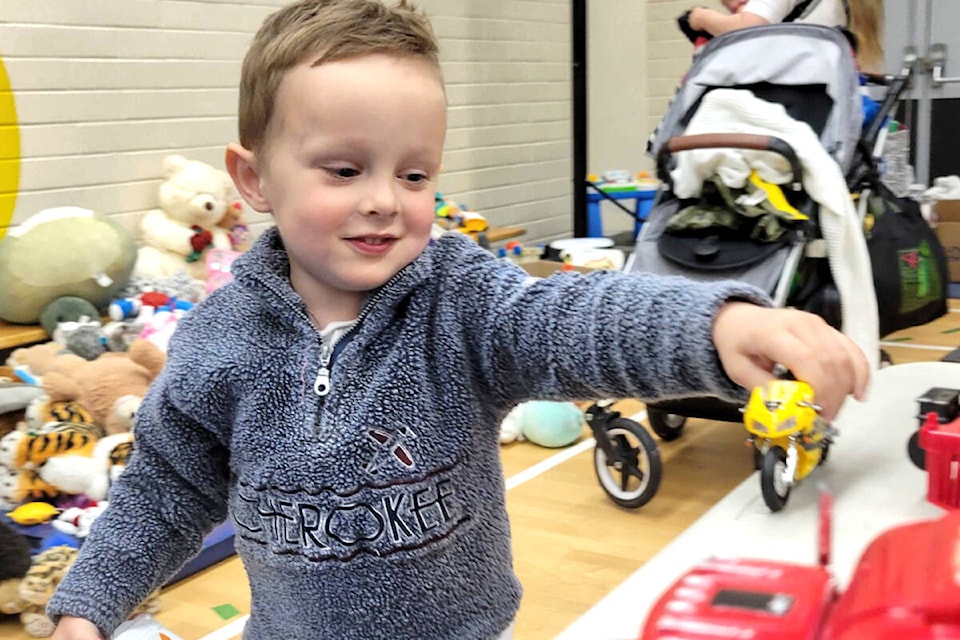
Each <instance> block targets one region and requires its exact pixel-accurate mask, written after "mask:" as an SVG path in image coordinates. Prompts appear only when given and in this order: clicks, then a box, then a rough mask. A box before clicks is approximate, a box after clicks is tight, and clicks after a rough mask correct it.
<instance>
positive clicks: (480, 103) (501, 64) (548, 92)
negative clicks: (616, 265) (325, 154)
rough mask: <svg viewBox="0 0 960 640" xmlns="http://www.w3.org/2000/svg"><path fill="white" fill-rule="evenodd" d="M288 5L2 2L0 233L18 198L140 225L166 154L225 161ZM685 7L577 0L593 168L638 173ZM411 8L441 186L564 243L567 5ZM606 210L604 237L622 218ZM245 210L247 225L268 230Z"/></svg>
mask: <svg viewBox="0 0 960 640" xmlns="http://www.w3.org/2000/svg"><path fill="white" fill-rule="evenodd" d="M283 1H284V0H191V1H187V0H98V1H97V3H96V10H95V11H94V10H92V9H91V8H90V6H89V5H88V4H84V3H77V2H75V1H74V0H45V1H44V2H34V1H31V0H3V2H0V60H2V62H3V64H4V65H5V67H6V71H7V73H8V76H9V81H10V87H11V89H12V96H13V99H14V101H15V104H16V112H17V119H18V125H19V134H20V152H19V156H18V155H17V153H16V152H15V149H13V148H12V144H11V132H12V131H13V129H12V125H13V123H12V122H9V121H3V110H2V109H0V188H2V185H4V184H7V185H8V184H9V182H10V180H9V178H10V177H11V175H13V173H12V172H14V171H15V167H16V165H17V160H18V158H19V160H20V163H19V164H20V174H19V188H18V190H17V191H16V192H14V191H11V190H10V188H9V186H8V187H7V190H6V192H0V226H2V225H3V224H6V223H7V222H8V221H9V213H10V207H9V205H10V203H11V201H12V200H14V198H15V201H16V207H15V209H14V210H13V217H12V223H13V224H17V223H19V222H22V221H23V220H25V219H26V218H28V217H29V216H30V215H32V214H34V213H36V212H37V211H39V210H41V209H44V208H47V207H53V206H60V205H67V204H70V205H78V206H84V207H88V208H91V209H95V210H98V211H102V212H104V213H107V214H110V215H113V216H116V217H117V219H118V220H120V221H121V222H122V223H124V224H125V225H126V226H127V227H128V228H130V229H131V230H132V231H134V232H136V229H137V225H138V223H139V219H140V216H141V215H142V214H143V212H144V211H146V210H148V209H150V208H151V207H154V206H155V205H156V189H157V185H158V184H159V181H160V173H161V160H162V158H163V157H164V156H165V155H167V154H169V153H182V154H184V155H186V156H188V157H190V158H196V159H199V160H203V161H205V162H209V163H211V164H214V165H216V166H221V164H222V157H223V148H224V146H225V145H226V144H227V143H228V142H230V141H232V140H233V139H235V136H236V124H235V116H236V84H237V80H238V77H239V64H240V59H241V58H242V56H243V53H244V51H245V49H246V46H247V43H248V42H249V40H250V37H251V35H252V33H253V32H254V31H255V30H256V28H257V27H258V26H259V24H260V22H261V21H262V19H263V17H264V16H265V15H266V14H268V13H269V12H271V11H273V10H274V9H275V8H276V7H277V6H279V5H280V4H282V3H283ZM689 4H690V3H689V2H688V1H687V0H641V1H640V2H636V0H590V1H589V5H588V14H589V21H590V22H589V29H590V31H589V37H588V46H589V50H588V54H589V58H590V59H589V65H588V75H589V83H590V84H589V113H590V122H589V126H590V136H589V138H590V149H589V153H588V156H589V158H588V162H589V165H588V166H589V170H590V171H592V172H597V173H599V172H601V171H603V170H604V169H609V168H627V169H631V170H641V169H648V168H650V166H651V165H650V163H649V160H648V159H646V158H645V156H644V155H643V145H644V142H645V140H646V135H647V133H649V131H650V130H651V129H652V128H653V126H654V125H655V124H656V122H657V121H658V120H659V118H660V116H661V114H662V113H663V110H664V108H665V107H666V104H667V102H668V101H669V98H670V96H671V95H672V94H673V89H674V87H675V86H676V82H677V80H678V78H679V77H680V75H681V74H682V73H683V72H684V71H685V70H686V68H687V66H688V64H689V60H690V46H689V44H688V43H686V42H685V40H683V36H682V35H681V34H680V32H679V31H678V30H677V28H676V25H675V19H676V16H677V15H679V14H680V12H681V11H683V10H684V9H685V8H687V7H688V6H689ZM714 4H715V3H714ZM421 5H422V6H423V7H424V8H425V9H426V10H427V12H428V13H429V14H430V15H431V16H432V17H433V22H434V25H435V28H436V30H437V33H438V35H439V37H440V40H441V58H442V62H443V67H444V73H445V76H446V80H447V83H448V95H449V98H450V132H449V136H448V144H447V152H446V155H445V167H446V173H445V174H444V175H443V176H442V177H441V181H440V189H441V191H443V192H444V194H445V195H447V196H449V197H451V198H454V199H456V200H458V201H460V202H463V203H466V204H468V205H470V206H472V207H474V208H475V209H477V210H478V211H480V212H482V213H483V214H485V215H486V216H487V217H488V218H489V219H490V221H491V222H492V223H493V224H497V225H510V224H519V225H523V226H524V227H526V228H527V235H526V237H525V240H526V241H528V242H542V241H547V240H550V239H553V238H557V237H564V236H568V235H570V233H571V231H572V208H573V200H572V180H573V176H572V173H571V172H572V152H573V149H572V141H571V125H572V102H571V90H572V89H571V83H570V69H571V65H570V60H571V51H572V50H571V25H570V13H571V7H570V1H569V0H421ZM9 97H10V94H7V98H9ZM2 98H3V94H0V103H2ZM8 120H9V118H8ZM4 174H6V176H4ZM4 177H6V178H8V179H7V180H4V179H3V178H4ZM5 204H6V205H7V206H6V209H5V208H4V205H5ZM609 215H613V216H614V220H615V222H616V224H612V225H611V226H612V227H613V229H611V230H613V231H615V230H617V229H619V228H626V227H627V226H629V224H630V221H629V219H628V218H626V216H624V215H623V214H620V213H615V214H608V216H605V217H609ZM5 216H6V217H5ZM248 216H249V217H250V218H251V220H252V221H253V222H254V223H255V228H262V227H263V226H265V225H266V224H268V223H269V218H268V217H266V216H259V215H257V214H255V213H253V212H252V211H248Z"/></svg>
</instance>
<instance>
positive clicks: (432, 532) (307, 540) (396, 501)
mask: <svg viewBox="0 0 960 640" xmlns="http://www.w3.org/2000/svg"><path fill="white" fill-rule="evenodd" d="M393 455H395V454H394V453H393V449H390V450H388V451H387V452H385V453H384V454H383V456H382V458H383V460H389V459H391V458H392V456H393ZM398 459H399V458H398ZM401 462H402V460H401ZM454 469H455V467H453V466H451V467H444V468H441V469H437V470H435V471H433V472H431V473H429V474H425V475H423V476H420V477H417V478H408V479H405V480H404V481H402V482H396V483H391V484H375V485H365V486H362V487H359V488H358V489H357V490H355V491H351V492H349V493H338V492H336V491H334V490H333V489H322V490H318V491H305V490H286V489H281V488H279V487H276V486H259V487H255V486H252V485H248V484H244V483H240V484H239V485H238V491H237V495H236V498H237V499H236V500H235V501H234V503H233V507H234V508H233V519H234V523H235V524H236V532H237V535H239V536H241V537H242V538H244V539H246V540H250V541H253V542H257V543H260V544H265V545H267V546H268V547H270V549H271V550H273V551H274V552H275V553H289V554H298V555H303V556H305V557H307V558H309V559H310V560H315V561H317V560H332V559H336V560H341V561H343V560H349V559H351V558H353V557H355V556H356V555H358V554H361V553H366V554H370V555H375V556H387V555H390V554H393V553H396V552H398V551H405V550H411V549H417V548H420V547H423V546H426V545H428V544H430V543H433V542H437V541H439V540H442V539H444V538H446V537H447V536H449V535H450V534H451V533H452V532H453V531H454V530H455V529H457V527H459V526H460V525H461V524H462V523H464V522H466V521H467V520H469V519H470V516H469V515H467V514H466V513H464V510H463V503H462V500H461V498H460V495H459V492H458V490H457V488H456V487H457V482H456V480H455V477H456V474H455V473H454Z"/></svg>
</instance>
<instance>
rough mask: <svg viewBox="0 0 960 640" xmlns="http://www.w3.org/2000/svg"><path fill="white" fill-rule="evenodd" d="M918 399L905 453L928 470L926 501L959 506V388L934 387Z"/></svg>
mask: <svg viewBox="0 0 960 640" xmlns="http://www.w3.org/2000/svg"><path fill="white" fill-rule="evenodd" d="M917 402H918V403H919V405H920V413H919V414H918V415H917V422H918V424H919V428H918V429H917V430H916V431H915V432H914V433H913V435H911V436H910V440H909V441H908V442H907V454H908V455H909V456H910V460H911V461H912V462H913V463H914V464H915V465H916V466H917V467H918V468H920V469H926V471H927V476H928V483H927V500H928V501H930V502H932V503H933V504H935V505H937V506H939V507H943V508H944V509H957V508H960V390H958V389H948V388H945V387H933V388H932V389H929V390H927V391H926V393H924V394H923V395H922V396H920V397H919V398H917Z"/></svg>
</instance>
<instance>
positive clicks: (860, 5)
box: [689, 0, 883, 73]
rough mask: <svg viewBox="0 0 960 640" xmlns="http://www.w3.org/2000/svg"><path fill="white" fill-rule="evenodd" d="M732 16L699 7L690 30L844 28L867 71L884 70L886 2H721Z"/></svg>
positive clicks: (694, 14)
mask: <svg viewBox="0 0 960 640" xmlns="http://www.w3.org/2000/svg"><path fill="white" fill-rule="evenodd" d="M722 3H723V6H724V8H725V9H726V10H727V11H728V12H729V13H724V12H722V11H717V10H714V9H708V8H705V7H697V8H694V9H691V10H690V14H689V22H690V27H691V28H692V29H694V30H697V31H705V32H707V33H709V34H711V35H714V36H717V35H720V34H721V33H726V32H728V31H733V30H735V29H743V28H745V27H756V26H760V25H764V24H776V23H779V22H805V23H810V24H822V25H825V26H828V27H844V28H847V29H849V31H850V32H851V33H852V34H853V35H854V37H855V39H856V49H857V60H858V62H859V64H860V69H861V70H862V71H866V72H874V73H877V72H881V71H882V69H883V45H882V43H881V39H882V33H883V0H722Z"/></svg>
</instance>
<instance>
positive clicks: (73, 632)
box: [50, 616, 103, 640]
mask: <svg viewBox="0 0 960 640" xmlns="http://www.w3.org/2000/svg"><path fill="white" fill-rule="evenodd" d="M50 640H103V636H102V635H101V634H100V631H98V630H97V626H96V625H95V624H93V623H92V622H90V621H89V620H84V619H83V618H74V617H72V616H64V617H62V618H61V619H60V624H58V625H57V628H56V630H55V631H54V632H53V635H52V636H51V637H50Z"/></svg>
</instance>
